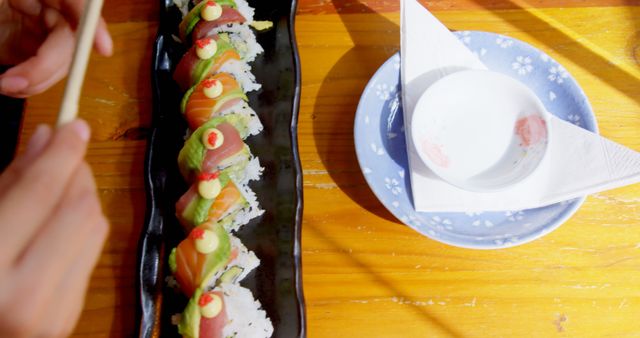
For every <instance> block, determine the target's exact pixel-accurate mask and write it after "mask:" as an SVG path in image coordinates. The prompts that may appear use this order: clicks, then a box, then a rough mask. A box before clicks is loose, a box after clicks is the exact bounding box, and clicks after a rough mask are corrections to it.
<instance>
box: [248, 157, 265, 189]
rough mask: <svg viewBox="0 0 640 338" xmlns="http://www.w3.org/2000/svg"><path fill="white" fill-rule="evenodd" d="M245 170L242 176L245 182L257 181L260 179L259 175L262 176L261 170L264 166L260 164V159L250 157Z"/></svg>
mask: <svg viewBox="0 0 640 338" xmlns="http://www.w3.org/2000/svg"><path fill="white" fill-rule="evenodd" d="M245 170H246V174H245V177H244V180H245V182H244V183H247V182H249V181H257V180H259V179H260V177H261V176H262V172H263V171H264V168H263V167H262V166H261V165H260V159H258V158H257V157H254V158H252V159H251V160H249V163H247V167H246V168H245Z"/></svg>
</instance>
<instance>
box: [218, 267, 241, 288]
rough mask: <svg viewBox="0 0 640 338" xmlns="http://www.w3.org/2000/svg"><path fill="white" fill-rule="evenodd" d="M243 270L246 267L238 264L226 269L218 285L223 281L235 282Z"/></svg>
mask: <svg viewBox="0 0 640 338" xmlns="http://www.w3.org/2000/svg"><path fill="white" fill-rule="evenodd" d="M243 271H244V269H243V268H241V267H239V266H237V265H234V266H232V267H230V268H229V270H227V271H225V272H224V273H223V274H222V275H221V276H220V278H218V281H217V282H216V286H217V285H220V284H222V283H235V282H236V280H237V279H238V277H239V276H240V274H242V272H243Z"/></svg>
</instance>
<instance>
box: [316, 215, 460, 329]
mask: <svg viewBox="0 0 640 338" xmlns="http://www.w3.org/2000/svg"><path fill="white" fill-rule="evenodd" d="M305 229H306V231H311V232H314V233H315V236H318V237H320V238H322V240H323V241H325V242H326V243H328V244H329V245H330V246H331V248H332V249H334V250H335V251H337V252H346V251H347V250H348V251H349V254H346V257H347V258H348V259H349V261H351V262H352V263H353V264H355V265H356V266H357V267H358V268H359V269H361V270H363V271H364V272H366V273H367V275H368V276H372V277H373V278H374V280H375V283H376V284H378V285H380V286H382V287H384V288H385V289H387V290H389V291H390V292H391V294H392V295H393V297H395V298H398V299H400V300H401V301H402V304H404V305H407V306H409V307H410V308H411V309H412V310H413V311H414V312H416V313H417V314H418V315H419V316H421V317H422V318H423V319H424V321H425V322H428V323H430V324H431V325H433V326H434V327H436V328H437V329H438V330H439V331H440V333H441V334H444V335H445V336H448V337H464V335H463V334H462V333H461V332H459V331H458V330H456V329H455V328H454V327H452V326H450V325H448V324H447V323H445V322H443V321H442V320H441V319H440V318H438V317H436V315H435V314H433V313H431V312H430V311H429V310H428V309H427V308H426V307H425V306H421V305H418V304H419V303H418V302H414V300H415V298H416V297H413V296H409V295H407V294H406V292H403V291H402V290H400V288H398V287H396V286H395V285H394V284H393V282H392V281H389V280H388V279H386V278H385V277H383V276H381V275H380V274H379V273H378V272H376V271H375V270H374V269H372V267H371V266H370V265H369V264H367V263H366V262H364V261H363V260H360V259H358V258H357V256H355V255H354V253H355V252H352V251H351V249H348V248H347V247H345V246H344V245H341V244H340V243H338V242H337V241H336V240H334V239H333V238H332V237H331V236H326V235H325V234H324V233H323V232H322V231H321V230H320V229H318V228H317V227H313V226H306V227H305ZM438 245H444V244H440V243H438ZM427 292H428V291H427ZM424 298H433V297H429V296H425V297H424ZM428 336H429V334H428V333H427V332H425V337H428Z"/></svg>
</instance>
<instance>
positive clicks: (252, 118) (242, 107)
mask: <svg viewBox="0 0 640 338" xmlns="http://www.w3.org/2000/svg"><path fill="white" fill-rule="evenodd" d="M229 114H240V115H244V116H247V117H249V122H248V125H247V129H248V133H249V135H258V134H260V132H261V131H262V129H263V126H262V122H260V118H258V114H256V111H255V110H253V109H251V107H249V104H247V103H246V102H244V101H240V102H238V103H236V104H234V105H233V106H231V107H229V108H227V109H224V110H222V111H220V113H219V115H220V116H225V115H229Z"/></svg>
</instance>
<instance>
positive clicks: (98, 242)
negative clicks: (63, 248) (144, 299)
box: [50, 218, 109, 336]
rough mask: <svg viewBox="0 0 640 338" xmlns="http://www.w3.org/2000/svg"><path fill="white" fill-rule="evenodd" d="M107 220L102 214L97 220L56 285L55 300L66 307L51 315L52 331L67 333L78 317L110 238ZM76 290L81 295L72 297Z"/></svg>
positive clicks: (62, 334) (64, 334) (65, 334)
mask: <svg viewBox="0 0 640 338" xmlns="http://www.w3.org/2000/svg"><path fill="white" fill-rule="evenodd" d="M108 227H109V225H108V222H107V220H106V219H104V218H102V219H101V220H99V221H98V222H97V223H96V224H94V228H93V230H92V231H91V236H89V237H88V238H87V239H86V241H85V243H84V246H83V248H82V251H81V254H80V255H78V256H77V257H76V258H75V261H74V262H72V264H71V266H70V268H69V269H68V271H67V273H65V275H64V276H65V277H64V279H63V280H62V282H61V283H60V284H59V285H58V287H57V289H56V291H55V292H56V298H55V300H54V301H55V302H56V303H57V304H59V305H60V306H63V307H64V309H65V311H60V312H59V313H58V314H57V315H56V316H55V318H51V321H50V323H51V325H52V326H53V327H52V330H53V331H52V332H53V333H57V334H60V335H61V336H67V335H68V334H69V333H71V331H72V330H73V328H74V325H75V323H77V322H78V317H79V316H80V312H81V311H82V307H83V305H84V295H85V294H86V292H87V288H88V287H89V281H90V278H91V274H92V271H93V268H94V267H95V265H96V263H97V262H98V259H99V258H100V253H101V252H102V248H103V245H104V241H105V239H106V238H107V232H108ZM72 294H76V295H79V296H78V297H69V295H72Z"/></svg>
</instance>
